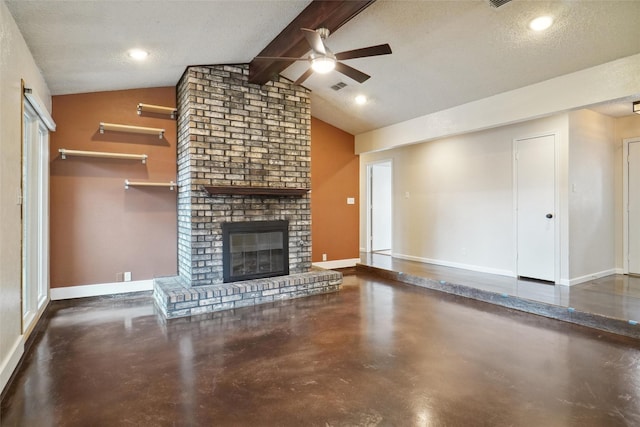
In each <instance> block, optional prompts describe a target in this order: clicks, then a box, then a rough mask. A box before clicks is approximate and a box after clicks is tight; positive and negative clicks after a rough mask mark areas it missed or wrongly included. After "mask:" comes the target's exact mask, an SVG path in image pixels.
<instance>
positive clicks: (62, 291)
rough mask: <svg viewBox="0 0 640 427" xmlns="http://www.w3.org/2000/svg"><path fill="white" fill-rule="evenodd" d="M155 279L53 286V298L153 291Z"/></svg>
mask: <svg viewBox="0 0 640 427" xmlns="http://www.w3.org/2000/svg"><path fill="white" fill-rule="evenodd" d="M152 290H153V280H136V281H134V282H115V283H101V284H98V285H82V286H67V287H64V288H51V300H52V301H57V300H63V299H71V298H85V297H97V296H100V295H113V294H122V293H127V292H140V291H152Z"/></svg>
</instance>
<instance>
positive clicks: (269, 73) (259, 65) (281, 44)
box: [249, 0, 375, 85]
mask: <svg viewBox="0 0 640 427" xmlns="http://www.w3.org/2000/svg"><path fill="white" fill-rule="evenodd" d="M373 2H375V0H348V1H333V0H313V1H312V2H311V4H309V6H307V7H306V8H305V9H304V10H303V11H302V12H300V14H299V15H298V16H297V17H296V18H295V19H294V20H293V21H291V23H290V24H289V25H287V27H286V28H285V29H284V30H282V32H281V33H280V34H278V36H276V38H275V39H273V40H272V41H271V43H269V44H268V45H267V47H265V48H264V49H263V50H262V51H261V52H260V53H259V54H258V56H272V57H282V56H288V57H292V58H300V57H302V56H303V55H304V54H305V53H307V52H308V51H309V50H310V47H309V44H308V43H307V41H306V39H305V38H304V34H303V32H302V31H300V28H310V29H314V30H315V29H316V28H320V27H325V28H327V29H329V31H330V32H331V33H333V32H334V31H336V30H337V29H338V28H340V27H341V26H342V25H344V24H345V23H347V22H348V21H349V20H351V18H353V17H354V16H356V15H357V14H359V13H360V12H362V11H363V10H364V9H366V8H367V7H368V6H370V5H371V4H372V3H373ZM293 62H294V61H271V60H256V59H255V58H254V59H253V60H252V61H251V62H250V63H249V82H250V83H255V84H260V85H263V84H265V83H267V82H268V81H269V80H272V79H273V78H274V77H276V76H277V75H278V74H280V72H282V71H283V70H284V69H286V68H287V67H288V66H290V65H291V64H293Z"/></svg>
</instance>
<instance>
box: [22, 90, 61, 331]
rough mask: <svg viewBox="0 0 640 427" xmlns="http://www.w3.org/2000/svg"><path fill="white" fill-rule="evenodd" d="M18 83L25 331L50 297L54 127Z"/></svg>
mask: <svg viewBox="0 0 640 427" xmlns="http://www.w3.org/2000/svg"><path fill="white" fill-rule="evenodd" d="M21 85H22V91H23V96H22V106H21V126H20V128H21V141H20V144H21V149H20V150H21V156H20V157H21V161H20V162H21V166H20V174H21V178H20V205H21V206H20V211H21V214H20V218H21V219H20V287H21V289H20V296H21V298H20V299H21V332H22V334H24V335H28V334H30V333H31V331H32V330H33V328H34V327H35V324H36V323H37V321H38V319H39V318H40V316H42V313H43V312H44V309H45V307H46V305H47V302H48V301H49V297H50V295H49V292H50V289H49V288H50V285H49V249H50V248H49V183H50V180H49V178H50V176H49V155H50V154H49V151H50V132H53V131H55V129H56V127H55V122H54V121H53V118H52V117H51V115H50V114H49V112H48V111H47V109H46V107H45V106H44V104H43V103H42V101H41V100H40V98H39V97H38V96H37V95H36V94H35V93H34V92H33V91H32V90H31V89H27V88H26V86H25V83H24V80H23V81H22V82H21ZM27 128H28V129H27ZM32 235H33V236H32ZM34 246H35V247H34ZM27 258H28V259H29V262H27ZM27 270H28V273H27Z"/></svg>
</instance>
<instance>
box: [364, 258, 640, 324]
mask: <svg viewBox="0 0 640 427" xmlns="http://www.w3.org/2000/svg"><path fill="white" fill-rule="evenodd" d="M360 260H361V263H362V264H364V265H369V266H373V267H378V268H382V269H386V270H390V271H396V272H403V273H404V274H412V275H416V276H420V277H428V278H431V279H433V280H436V281H437V280H444V281H447V282H451V283H459V284H463V285H465V286H469V287H472V288H476V289H481V290H485V291H490V292H496V293H506V294H509V295H513V296H516V297H518V298H522V299H527V300H531V301H538V302H541V303H547V304H553V305H557V306H560V307H573V308H575V309H576V310H580V311H584V312H588V313H594V314H598V315H602V316H607V317H611V318H616V319H623V320H631V321H636V322H639V323H640V277H639V276H629V275H623V274H612V275H610V276H606V277H601V278H599V279H594V280H590V281H588V282H584V283H581V284H578V285H574V286H561V285H553V284H549V283H545V282H536V281H531V280H519V279H517V278H514V277H507V276H500V275H496V274H487V273H478V272H475V271H470V270H463V269H460V268H452V267H443V266H439V265H434V264H426V263H421V262H415V261H407V260H403V259H399V258H393V257H391V256H389V255H386V254H377V253H365V252H361V253H360ZM638 328H640V325H639V326H638Z"/></svg>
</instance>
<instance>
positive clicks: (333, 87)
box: [331, 82, 347, 90]
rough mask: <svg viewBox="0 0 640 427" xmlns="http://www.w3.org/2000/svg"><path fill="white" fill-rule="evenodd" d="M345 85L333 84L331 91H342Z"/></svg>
mask: <svg viewBox="0 0 640 427" xmlns="http://www.w3.org/2000/svg"><path fill="white" fill-rule="evenodd" d="M346 85H347V84H346V83H345V82H339V83H336V84H334V85H333V86H331V89H333V90H340V89H342V88H343V87H345V86H346Z"/></svg>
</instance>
